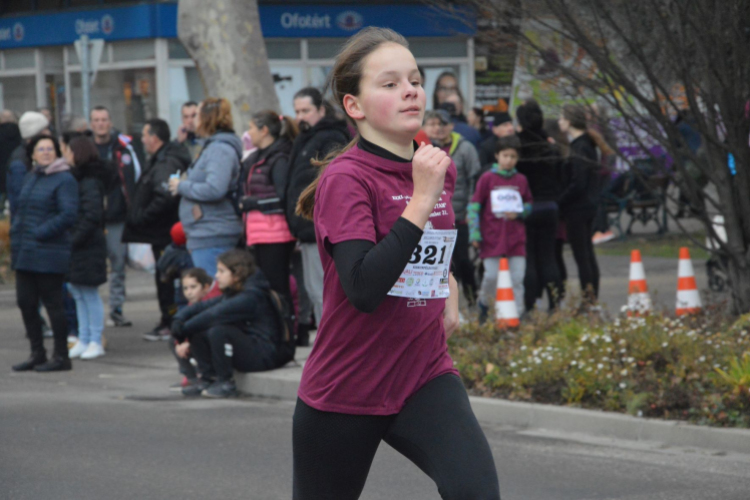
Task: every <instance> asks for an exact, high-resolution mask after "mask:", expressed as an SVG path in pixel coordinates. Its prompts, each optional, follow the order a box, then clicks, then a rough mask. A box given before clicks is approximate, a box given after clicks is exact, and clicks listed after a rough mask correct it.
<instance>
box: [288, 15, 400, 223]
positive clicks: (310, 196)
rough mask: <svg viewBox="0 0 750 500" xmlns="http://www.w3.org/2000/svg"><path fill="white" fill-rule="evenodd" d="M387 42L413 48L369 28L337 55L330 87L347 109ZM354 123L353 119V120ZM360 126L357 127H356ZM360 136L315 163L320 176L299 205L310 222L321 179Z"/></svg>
mask: <svg viewBox="0 0 750 500" xmlns="http://www.w3.org/2000/svg"><path fill="white" fill-rule="evenodd" d="M385 43H395V44H398V45H401V46H402V47H406V48H409V43H408V42H407V41H406V38H404V37H403V36H401V35H399V34H398V33H396V32H395V31H393V30H391V29H388V28H375V27H372V26H370V27H368V28H365V29H363V30H362V31H360V32H359V33H357V34H356V35H354V36H353V37H351V38H350V39H349V40H347V42H346V43H345V44H344V46H343V47H342V48H341V50H340V51H339V53H338V55H337V56H336V62H335V63H334V65H333V69H332V70H331V74H330V75H329V77H328V84H327V86H328V88H330V89H331V92H332V93H333V98H334V99H335V100H336V102H337V103H338V104H339V105H341V107H342V108H343V104H344V97H345V96H346V95H348V94H351V95H354V96H358V95H359V82H360V81H361V80H362V73H363V61H364V60H365V58H366V57H367V56H369V55H370V54H372V53H373V52H375V51H376V50H377V49H378V48H380V46H381V45H383V44H385ZM349 121H350V122H351V120H349ZM354 125H355V127H356V124H354ZM358 140H359V134H357V135H356V136H355V137H354V139H352V140H351V142H349V144H347V145H346V146H344V147H343V148H341V149H339V150H337V151H333V152H332V153H330V154H329V155H328V156H326V157H325V158H324V159H323V160H321V161H314V162H313V165H315V166H317V167H318V168H319V172H318V177H317V179H315V181H314V182H313V183H312V184H310V185H309V186H307V188H306V189H305V190H304V191H303V192H302V194H301V195H300V197H299V201H298V202H297V214H298V215H301V216H302V217H305V218H307V219H312V218H313V210H314V209H315V191H316V190H317V189H318V182H319V181H320V176H321V175H322V174H323V172H324V171H325V168H326V167H327V166H328V165H329V164H330V163H331V161H333V159H334V158H336V157H337V156H339V155H340V154H342V153H344V152H346V151H348V150H350V149H351V148H353V147H354V145H355V144H357V141H358Z"/></svg>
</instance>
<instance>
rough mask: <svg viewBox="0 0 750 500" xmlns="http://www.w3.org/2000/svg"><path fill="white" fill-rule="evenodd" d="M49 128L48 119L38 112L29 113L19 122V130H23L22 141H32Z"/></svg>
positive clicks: (22, 116)
mask: <svg viewBox="0 0 750 500" xmlns="http://www.w3.org/2000/svg"><path fill="white" fill-rule="evenodd" d="M47 127H49V120H47V117H46V116H44V115H43V114H41V113H38V112H36V111H27V112H25V113H24V114H23V115H21V119H20V120H18V128H20V129H21V138H22V139H24V140H25V139H31V138H32V137H34V136H35V135H37V134H38V133H40V132H41V131H42V130H44V129H46V128H47Z"/></svg>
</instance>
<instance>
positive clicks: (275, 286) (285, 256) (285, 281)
mask: <svg viewBox="0 0 750 500" xmlns="http://www.w3.org/2000/svg"><path fill="white" fill-rule="evenodd" d="M294 245H295V242H294V241H290V242H288V243H269V244H257V245H255V246H253V252H254V253H255V260H256V262H257V263H258V267H259V268H260V270H261V271H263V275H265V277H266V279H267V280H268V282H269V283H270V285H271V290H273V291H275V292H276V293H278V294H280V295H283V296H284V297H285V298H286V300H287V301H288V302H287V303H288V304H293V302H292V293H291V291H290V289H289V273H290V266H291V263H292V252H293V251H294Z"/></svg>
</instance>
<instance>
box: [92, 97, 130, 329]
mask: <svg viewBox="0 0 750 500" xmlns="http://www.w3.org/2000/svg"><path fill="white" fill-rule="evenodd" d="M89 120H90V122H91V131H92V132H93V133H94V142H95V143H96V147H97V149H98V150H99V156H100V157H101V158H102V159H103V160H105V161H111V162H112V163H114V166H115V168H116V171H117V179H116V182H115V183H114V186H112V187H111V189H110V191H109V192H108V193H107V210H106V214H105V215H106V221H107V225H106V227H107V254H108V257H109V263H110V268H111V272H110V276H109V318H108V319H107V326H131V325H132V324H133V323H132V322H130V321H128V320H127V319H126V318H125V316H123V313H122V305H123V304H124V303H125V263H126V262H127V260H128V245H127V244H126V243H123V242H122V232H123V230H124V229H125V220H126V219H127V214H128V205H129V204H130V202H131V200H132V199H133V196H134V193H135V184H136V182H138V178H139V177H140V176H141V164H140V162H139V161H138V157H137V156H136V154H135V150H134V149H133V147H132V146H131V144H130V143H131V138H130V137H128V136H126V135H122V134H120V133H118V132H117V131H116V130H114V129H113V128H112V120H111V119H110V115H109V110H107V108H106V107H104V106H96V107H94V109H92V110H91V116H89Z"/></svg>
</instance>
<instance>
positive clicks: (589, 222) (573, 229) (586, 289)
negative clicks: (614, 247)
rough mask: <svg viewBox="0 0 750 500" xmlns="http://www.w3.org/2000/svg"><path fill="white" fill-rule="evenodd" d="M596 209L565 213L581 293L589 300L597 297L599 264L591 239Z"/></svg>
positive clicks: (593, 300) (594, 300)
mask: <svg viewBox="0 0 750 500" xmlns="http://www.w3.org/2000/svg"><path fill="white" fill-rule="evenodd" d="M595 216H596V209H589V210H576V211H571V212H569V213H566V214H565V226H566V231H567V233H568V243H570V248H571V249H572V250H573V258H574V259H575V261H576V267H578V279H579V280H580V282H581V294H582V296H583V298H584V299H585V300H587V301H589V302H592V303H593V302H596V299H597V298H598V297H599V265H598V264H597V262H596V253H594V243H593V242H592V241H591V235H592V228H593V224H594V217H595Z"/></svg>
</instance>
